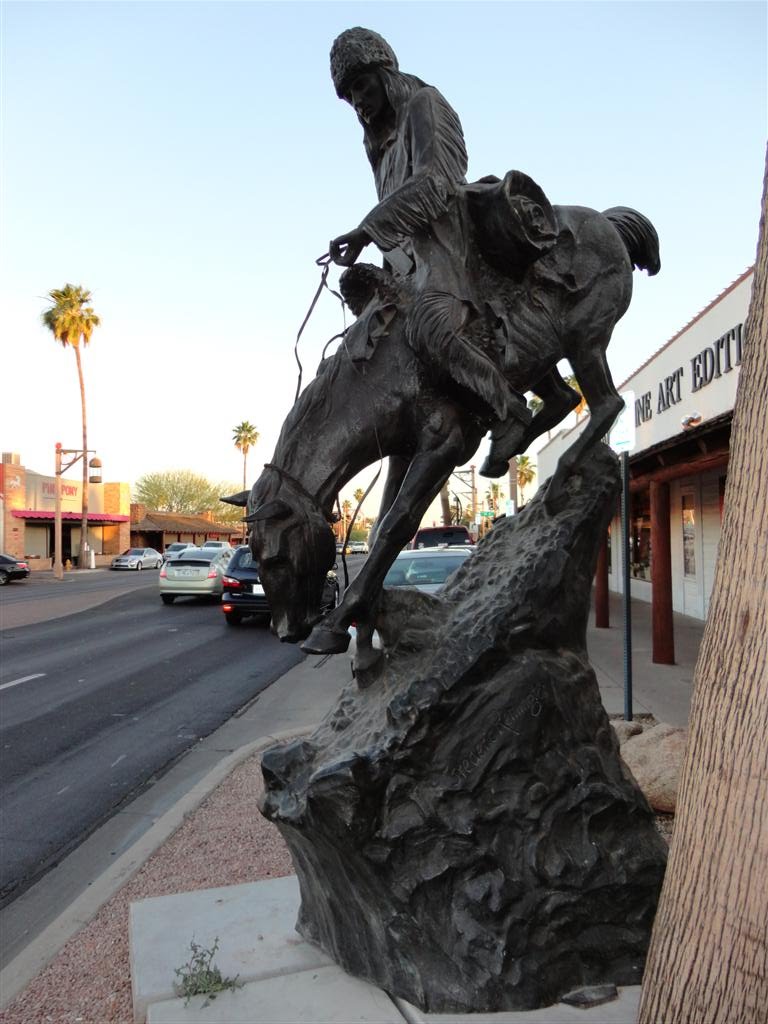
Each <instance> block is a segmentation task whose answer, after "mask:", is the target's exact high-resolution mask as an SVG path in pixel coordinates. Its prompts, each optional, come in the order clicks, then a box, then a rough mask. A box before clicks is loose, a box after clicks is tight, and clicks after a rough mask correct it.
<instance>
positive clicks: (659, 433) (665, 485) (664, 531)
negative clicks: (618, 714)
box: [538, 268, 754, 664]
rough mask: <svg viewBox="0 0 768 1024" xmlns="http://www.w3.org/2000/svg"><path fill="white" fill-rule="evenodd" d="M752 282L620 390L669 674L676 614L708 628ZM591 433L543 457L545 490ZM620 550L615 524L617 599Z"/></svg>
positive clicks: (645, 588) (554, 444)
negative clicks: (630, 413) (630, 398)
mask: <svg viewBox="0 0 768 1024" xmlns="http://www.w3.org/2000/svg"><path fill="white" fill-rule="evenodd" d="M753 277H754V268H750V269H749V270H747V271H746V272H745V273H744V274H742V275H741V277H739V278H738V279H737V280H736V281H734V282H733V284H731V285H730V286H729V287H728V288H726V289H725V291H723V292H722V293H721V294H720V295H719V296H718V297H717V298H716V299H715V300H714V301H713V302H712V303H710V305H709V306H707V307H706V309H704V310H702V311H701V312H700V313H699V314H698V315H697V316H695V317H694V318H693V320H691V321H690V323H688V324H687V325H686V326H685V327H684V328H683V329H682V330H681V331H679V332H678V333H677V334H676V335H675V336H674V337H673V338H671V339H670V340H669V341H668V342H667V343H666V344H665V345H664V346H663V347H662V348H661V349H659V351H658V352H656V353H655V354H654V355H653V356H652V357H651V358H650V359H649V360H647V362H645V363H644V364H643V365H642V366H641V367H639V369H637V370H636V371H635V372H634V373H633V374H632V375H631V376H630V377H629V378H628V379H627V380H625V381H624V382H623V383H622V384H621V385H619V387H618V391H619V392H620V393H622V394H624V393H626V392H632V393H633V394H634V421H635V430H636V443H635V447H634V450H633V451H632V453H631V455H630V456H629V468H630V494H631V500H630V506H631V507H630V572H631V578H632V582H631V590H632V597H633V598H637V599H640V600H643V601H649V602H651V603H652V605H653V633H654V636H653V641H654V658H653V660H654V661H655V662H657V663H661V664H673V663H674V636H673V628H672V612H673V611H674V612H679V613H681V614H683V615H688V616H691V617H692V618H695V619H704V618H706V615H707V610H708V607H709V599H710V594H711V592H712V584H713V581H714V573H715V562H716V558H717V548H718V542H719V539H720V524H721V521H722V514H723V495H724V493H725V481H726V476H727V471H728V453H729V442H730V433H731V419H732V415H733V406H734V401H735V398H736V388H737V385H738V379H739V372H740V368H741V357H742V352H743V349H744V346H745V344H748V341H747V339H746V338H745V334H744V323H745V320H746V316H747V310H748V308H749V300H750V295H751V291H752V281H753ZM584 426H585V423H584V422H582V423H581V424H579V425H577V426H576V427H573V428H572V429H571V430H568V431H564V432H562V433H560V434H558V435H557V436H556V437H554V438H553V439H552V440H551V441H550V442H549V443H548V444H547V445H546V446H545V447H543V448H542V449H541V450H540V451H539V453H538V463H539V479H540V480H545V479H547V477H549V476H550V475H551V474H552V473H553V472H554V469H555V467H556V465H557V460H558V459H559V457H560V455H561V454H562V452H563V451H565V449H566V448H568V447H570V445H571V444H572V443H573V441H574V440H575V439H576V437H577V436H578V434H579V433H580V432H581V430H583V429H584ZM620 545H621V530H620V523H619V519H618V517H617V518H615V519H614V520H613V523H612V525H611V531H610V538H609V542H608V559H607V562H608V585H609V587H610V589H611V590H614V591H617V592H619V591H621V589H622V584H621V547H620Z"/></svg>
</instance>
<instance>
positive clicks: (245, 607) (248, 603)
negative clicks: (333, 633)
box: [221, 544, 339, 626]
mask: <svg viewBox="0 0 768 1024" xmlns="http://www.w3.org/2000/svg"><path fill="white" fill-rule="evenodd" d="M338 603H339V581H338V580H337V578H336V573H335V572H333V571H331V572H329V573H328V576H327V579H326V583H325V592H324V594H323V608H324V609H326V608H335V607H336V605H337V604H338ZM221 610H222V611H223V612H224V618H225V619H226V620H227V624H228V625H230V626H239V625H240V623H241V622H242V621H243V619H244V618H246V616H248V615H269V613H270V611H269V601H268V600H267V596H266V594H265V593H264V587H263V586H262V585H261V579H260V577H259V567H258V565H257V563H256V562H255V561H254V558H253V555H252V554H251V549H250V548H249V547H248V545H247V544H243V545H242V546H241V547H238V548H237V549H236V550H235V553H234V555H233V556H232V560H231V561H230V563H229V565H228V566H227V571H226V573H225V574H224V593H223V594H222V596H221Z"/></svg>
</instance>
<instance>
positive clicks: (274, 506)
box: [243, 498, 291, 523]
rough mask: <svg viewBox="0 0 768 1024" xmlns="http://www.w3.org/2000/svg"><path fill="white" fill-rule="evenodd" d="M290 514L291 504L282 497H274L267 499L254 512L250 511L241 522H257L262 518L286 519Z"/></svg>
mask: <svg viewBox="0 0 768 1024" xmlns="http://www.w3.org/2000/svg"><path fill="white" fill-rule="evenodd" d="M290 514H291V506H290V505H289V504H288V503H287V502H285V501H283V500H282V498H276V499H275V500H274V501H268V502H267V503H266V504H265V505H259V507H258V508H257V509H256V511H255V512H251V514H250V515H249V516H246V517H245V519H243V522H244V523H258V522H261V520H262V519H287V518H288V516H289V515H290Z"/></svg>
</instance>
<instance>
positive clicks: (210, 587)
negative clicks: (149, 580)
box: [159, 548, 231, 604]
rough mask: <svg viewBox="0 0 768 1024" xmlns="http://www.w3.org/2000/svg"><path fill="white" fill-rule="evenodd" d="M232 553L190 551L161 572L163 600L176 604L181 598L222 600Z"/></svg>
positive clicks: (166, 565)
mask: <svg viewBox="0 0 768 1024" xmlns="http://www.w3.org/2000/svg"><path fill="white" fill-rule="evenodd" d="M230 555H231V551H230V550H229V549H226V550H222V549H221V548H188V549H187V550H186V551H182V552H181V554H180V555H179V557H178V558H175V559H174V560H173V561H172V562H166V563H165V565H164V566H163V567H162V569H161V570H160V580H159V583H160V600H161V601H162V602H163V604H173V602H174V601H175V600H176V598H177V597H209V598H219V597H220V596H221V592H222V590H223V589H224V588H223V585H222V581H223V579H224V573H225V571H226V568H227V565H228V564H229V559H230Z"/></svg>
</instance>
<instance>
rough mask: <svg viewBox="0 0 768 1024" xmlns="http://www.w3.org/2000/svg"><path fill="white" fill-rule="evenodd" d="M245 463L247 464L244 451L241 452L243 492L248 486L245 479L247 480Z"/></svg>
mask: <svg viewBox="0 0 768 1024" xmlns="http://www.w3.org/2000/svg"><path fill="white" fill-rule="evenodd" d="M247 462H248V452H247V451H244V452H243V490H244V491H247V490H248V484H247V483H246V479H247V471H246V464H247Z"/></svg>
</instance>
